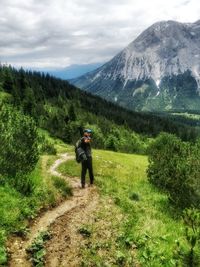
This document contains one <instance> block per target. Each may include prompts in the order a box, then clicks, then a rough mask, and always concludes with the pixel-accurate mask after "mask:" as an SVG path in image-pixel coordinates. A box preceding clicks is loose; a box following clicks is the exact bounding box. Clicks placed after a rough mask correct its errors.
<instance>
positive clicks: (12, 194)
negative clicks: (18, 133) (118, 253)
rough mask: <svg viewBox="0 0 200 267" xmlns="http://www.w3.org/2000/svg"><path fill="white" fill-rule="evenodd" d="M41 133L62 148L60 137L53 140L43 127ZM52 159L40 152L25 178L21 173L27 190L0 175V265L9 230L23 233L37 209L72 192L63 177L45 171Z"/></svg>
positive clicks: (54, 202)
mask: <svg viewBox="0 0 200 267" xmlns="http://www.w3.org/2000/svg"><path fill="white" fill-rule="evenodd" d="M24 134H25V133H24ZM41 134H42V135H43V137H44V138H46V140H48V141H47V142H51V143H52V144H53V145H54V146H55V149H56V150H58V151H59V152H60V151H62V143H60V141H58V140H53V139H52V138H50V137H49V136H47V133H45V132H44V131H40V132H39V135H41ZM23 136H24V135H23ZM40 146H41V145H40ZM65 149H66V145H65ZM55 159H56V156H55V155H46V154H45V155H41V156H40V159H39V161H38V162H37V164H36V167H35V169H34V170H33V171H32V172H31V173H29V174H26V176H23V177H26V178H23V179H22V176H20V182H22V183H25V182H26V181H30V182H31V185H32V190H31V191H29V192H28V193H27V191H26V190H25V189H24V190H18V188H17V187H16V186H15V185H14V184H13V183H10V182H9V181H7V180H6V179H5V176H3V177H1V180H0V181H1V183H0V214H1V218H0V265H1V264H5V263H6V262H7V254H6V249H5V241H6V238H7V236H8V235H9V234H10V233H14V234H17V235H22V234H23V235H26V233H27V231H28V229H27V219H31V218H34V217H35V216H36V214H37V213H38V212H39V210H40V209H42V208H45V207H46V208H47V207H49V206H55V205H56V203H57V202H60V200H61V199H62V198H66V197H68V196H70V195H71V194H72V192H71V188H70V186H69V185H68V184H67V183H66V182H65V181H64V180H63V179H61V178H59V177H51V175H49V173H48V168H49V164H50V163H51V162H52V160H53V161H55ZM20 163H21V162H20ZM1 170H2V169H1ZM24 179H25V180H24Z"/></svg>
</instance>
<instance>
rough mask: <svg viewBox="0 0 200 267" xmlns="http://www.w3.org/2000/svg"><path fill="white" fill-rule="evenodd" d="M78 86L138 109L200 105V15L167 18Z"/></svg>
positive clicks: (76, 82)
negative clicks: (187, 18)
mask: <svg viewBox="0 0 200 267" xmlns="http://www.w3.org/2000/svg"><path fill="white" fill-rule="evenodd" d="M73 83H74V84H75V85H76V86H79V87H80V88H82V89H84V90H87V91H89V92H91V93H94V94H98V95H100V96H102V97H104V98H107V99H109V100H111V101H115V102H117V103H119V104H120V105H123V106H126V107H128V108H131V109H135V110H169V109H198V110H199V109H200V97H199V95H200V21H197V22H195V23H179V22H175V21H162V22H158V23H155V24H153V25H152V26H151V27H149V28H148V29H147V30H145V31H144V32H143V33H142V34H140V35H139V36H138V37H137V38H136V39H135V40H134V41H133V42H132V43H130V44H129V45H128V46H127V47H126V48H125V49H124V50H123V51H121V52H120V53H119V54H118V55H116V56H115V57H114V58H113V59H111V60H110V61H109V62H108V63H106V64H104V65H103V66H102V67H100V68H99V69H97V70H95V71H93V72H91V73H88V74H86V75H84V76H82V77H80V78H78V79H76V80H74V81H73Z"/></svg>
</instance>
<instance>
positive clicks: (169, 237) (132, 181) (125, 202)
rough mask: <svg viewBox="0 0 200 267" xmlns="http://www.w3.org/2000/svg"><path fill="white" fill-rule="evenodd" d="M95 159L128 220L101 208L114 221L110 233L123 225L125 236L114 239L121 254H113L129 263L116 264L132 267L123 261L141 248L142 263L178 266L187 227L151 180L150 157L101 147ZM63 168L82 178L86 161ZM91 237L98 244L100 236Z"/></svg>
mask: <svg viewBox="0 0 200 267" xmlns="http://www.w3.org/2000/svg"><path fill="white" fill-rule="evenodd" d="M93 159H94V172H95V183H96V184H97V185H98V187H99V191H100V193H101V195H102V197H103V198H104V199H107V198H108V197H111V198H112V200H113V204H112V208H110V209H109V210H110V211H111V209H113V208H114V207H116V206H117V207H118V208H119V209H120V212H121V214H123V216H124V220H123V219H122V220H120V221H118V222H116V220H115V218H116V216H114V217H112V218H111V217H110V216H109V215H108V214H107V215H106V214H103V213H104V211H102V212H101V214H102V216H101V220H102V221H103V220H104V221H112V225H111V226H110V228H109V229H110V231H111V229H112V228H113V227H115V228H116V229H120V230H119V231H118V233H117V234H116V236H117V235H119V236H118V238H117V237H116V238H115V240H113V242H114V243H115V249H116V251H118V256H116V253H117V252H116V251H115V255H114V254H113V257H115V260H116V258H117V257H119V258H120V259H121V261H122V262H123V264H122V263H121V265H120V264H117V263H116V261H115V264H116V266H123V265H124V266H132V265H131V263H128V262H126V260H123V255H125V258H126V259H128V257H129V259H130V255H132V254H134V255H135V253H134V252H135V247H137V253H136V255H137V256H136V258H137V260H138V261H139V262H140V264H141V266H152V267H157V266H166V267H170V266H175V265H176V260H175V258H174V255H173V253H174V252H173V251H174V250H175V249H176V243H177V242H179V243H181V244H183V245H185V244H184V242H185V241H184V238H183V235H184V225H183V223H182V220H181V219H180V214H178V211H175V210H173V208H172V207H171V206H170V205H169V202H168V198H167V196H166V195H165V194H163V193H161V192H159V191H158V190H157V189H156V188H155V187H154V186H152V185H151V184H149V182H148V180H147V177H146V168H147V166H148V160H147V157H146V156H141V155H130V154H123V153H114V152H110V151H101V150H96V151H94V156H93ZM60 171H61V172H62V173H64V174H69V175H71V176H77V175H79V174H80V165H78V164H77V163H76V162H75V161H74V160H71V161H69V162H68V163H67V164H62V165H61V166H60ZM102 209H104V208H102ZM108 218H109V219H108ZM102 230H103V229H102ZM96 231H97V232H98V229H96ZM97 236H98V235H97ZM91 238H92V237H91ZM105 239H106V237H105ZM91 240H92V241H91V242H93V243H95V240H94V239H91ZM97 241H98V240H96V242H97ZM104 241H105V240H104ZM91 246H92V245H91V244H90V247H91ZM84 251H85V253H83V255H86V259H85V261H87V262H91V259H92V254H91V253H89V252H88V251H90V249H89V248H85V249H84ZM127 253H128V254H127ZM97 255H98V254H97ZM120 255H121V256H120ZM128 255H129V256H128ZM104 259H105V258H104ZM120 259H119V261H120ZM93 261H94V262H95V261H96V263H97V262H98V263H100V262H101V260H100V259H99V258H98V257H97V258H95V259H94V258H93ZM94 262H93V264H94ZM102 262H103V261H102ZM102 262H101V263H102ZM108 262H109V261H108ZM110 262H112V261H110ZM112 264H114V263H113V262H112ZM83 265H84V264H83ZM88 266H90V265H88ZM91 266H93V265H92V264H91ZM94 266H98V265H94ZM99 266H101V265H99ZM102 266H104V265H102ZM111 266H112V265H111Z"/></svg>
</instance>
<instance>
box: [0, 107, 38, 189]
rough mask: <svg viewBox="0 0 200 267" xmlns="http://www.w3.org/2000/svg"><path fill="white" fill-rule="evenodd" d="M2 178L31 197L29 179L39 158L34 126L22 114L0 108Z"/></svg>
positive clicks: (12, 109)
mask: <svg viewBox="0 0 200 267" xmlns="http://www.w3.org/2000/svg"><path fill="white" fill-rule="evenodd" d="M0 132H1V135H0V174H1V176H2V177H3V180H4V181H5V182H8V183H11V184H12V185H13V186H15V187H16V188H17V189H18V190H19V191H20V192H23V193H30V192H31V191H32V190H33V185H32V182H31V181H30V180H29V179H28V178H27V175H28V174H29V173H30V172H31V171H32V170H33V169H34V168H35V165H36V163H37V161H38V158H39V152H38V135H37V128H36V125H35V122H34V121H33V119H32V118H30V117H28V116H24V115H23V114H22V113H21V112H19V111H17V110H15V109H14V108H11V107H7V106H5V105H4V106H0Z"/></svg>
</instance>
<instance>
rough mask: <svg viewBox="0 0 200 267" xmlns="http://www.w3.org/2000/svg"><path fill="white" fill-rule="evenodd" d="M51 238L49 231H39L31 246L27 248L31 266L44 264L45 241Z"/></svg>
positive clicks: (39, 266)
mask: <svg viewBox="0 0 200 267" xmlns="http://www.w3.org/2000/svg"><path fill="white" fill-rule="evenodd" d="M50 238H51V235H50V233H48V232H41V233H40V234H39V235H38V236H37V237H36V238H35V240H34V241H33V243H32V244H31V246H30V247H29V248H28V249H27V252H28V253H29V255H30V259H31V262H32V265H33V266H36V267H42V266H44V257H45V254H46V251H45V242H46V241H47V240H49V239H50Z"/></svg>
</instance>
